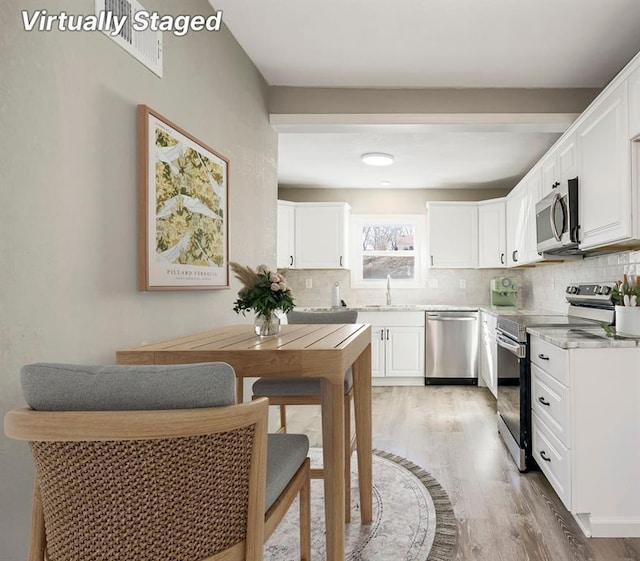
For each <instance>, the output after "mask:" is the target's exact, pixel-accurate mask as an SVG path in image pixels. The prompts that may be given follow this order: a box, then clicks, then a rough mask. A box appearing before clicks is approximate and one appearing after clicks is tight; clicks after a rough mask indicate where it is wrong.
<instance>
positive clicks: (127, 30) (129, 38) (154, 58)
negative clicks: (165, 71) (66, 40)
mask: <svg viewBox="0 0 640 561" xmlns="http://www.w3.org/2000/svg"><path fill="white" fill-rule="evenodd" d="M140 10H144V11H146V10H145V8H144V7H143V6H142V5H141V4H140V3H139V2H137V1H136V0H96V15H97V16H99V15H100V13H101V12H111V13H112V14H113V15H114V16H118V18H121V17H123V16H126V20H125V24H124V26H123V27H122V30H121V31H120V33H118V35H112V34H111V33H110V32H109V31H107V30H105V31H104V34H105V35H106V36H107V37H109V38H111V39H113V40H114V41H115V42H116V43H117V44H118V45H120V46H121V47H122V48H123V49H124V50H125V51H127V52H128V53H129V54H131V55H132V56H134V57H135V58H137V59H138V60H139V61H140V62H141V63H142V64H144V65H145V66H146V67H147V68H148V69H149V70H151V71H152V72H153V73H154V74H156V75H157V76H159V77H160V78H162V31H151V30H150V29H148V30H146V31H136V30H134V29H133V27H132V25H133V22H134V20H133V18H134V16H135V14H136V12H138V11H140Z"/></svg>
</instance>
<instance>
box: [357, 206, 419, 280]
mask: <svg viewBox="0 0 640 561" xmlns="http://www.w3.org/2000/svg"><path fill="white" fill-rule="evenodd" d="M393 224H411V225H412V226H413V248H414V249H413V250H405V251H387V252H380V254H383V255H384V254H388V255H392V256H401V255H403V254H404V255H406V256H407V257H409V256H413V257H414V258H415V268H414V271H415V276H414V278H413V279H406V280H405V279H393V278H392V279H391V282H392V289H393V288H423V286H424V278H425V273H426V271H425V270H424V267H425V263H426V253H427V243H426V236H425V232H426V215H424V214H352V215H351V240H352V241H351V287H352V288H375V289H378V288H386V286H387V279H386V278H385V279H365V278H363V276H362V263H363V256H364V255H365V254H366V253H365V252H364V251H363V250H362V228H363V227H364V226H367V225H382V226H385V225H393Z"/></svg>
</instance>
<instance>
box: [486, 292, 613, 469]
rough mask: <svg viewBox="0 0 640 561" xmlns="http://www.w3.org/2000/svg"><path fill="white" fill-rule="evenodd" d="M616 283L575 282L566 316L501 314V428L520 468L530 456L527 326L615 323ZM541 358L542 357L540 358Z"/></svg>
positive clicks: (499, 398)
mask: <svg viewBox="0 0 640 561" xmlns="http://www.w3.org/2000/svg"><path fill="white" fill-rule="evenodd" d="M614 286H615V283H613V282H610V283H609V282H607V283H586V284H572V285H569V286H568V287H567V289H566V299H567V302H569V304H570V306H569V312H568V314H567V315H563V314H557V315H553V314H550V315H527V314H512V315H504V316H500V315H499V316H498V323H497V341H498V431H499V432H500V435H501V436H502V438H503V440H504V442H505V444H506V445H507V448H508V449H509V452H510V453H511V455H512V456H513V458H514V460H515V461H516V464H517V466H518V469H519V470H520V471H526V470H527V469H529V468H530V467H531V466H532V459H531V381H530V380H531V371H530V364H529V359H530V357H529V343H528V336H527V332H526V331H527V327H543V326H547V327H562V326H575V327H580V326H594V325H598V324H599V323H602V322H606V323H613V321H614V317H615V312H614V306H613V302H612V301H611V291H612V289H613V287H614ZM541 358H542V357H541Z"/></svg>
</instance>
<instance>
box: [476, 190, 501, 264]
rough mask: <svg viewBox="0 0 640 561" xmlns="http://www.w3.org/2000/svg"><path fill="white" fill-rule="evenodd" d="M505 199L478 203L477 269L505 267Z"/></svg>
mask: <svg viewBox="0 0 640 561" xmlns="http://www.w3.org/2000/svg"><path fill="white" fill-rule="evenodd" d="M505 205H506V203H505V199H492V200H489V201H483V202H480V203H478V267H479V268H480V269H493V268H498V267H506V265H507V224H506V206H505Z"/></svg>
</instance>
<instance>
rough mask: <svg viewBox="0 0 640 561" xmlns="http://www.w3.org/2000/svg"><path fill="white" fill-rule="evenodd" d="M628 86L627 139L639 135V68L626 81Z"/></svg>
mask: <svg viewBox="0 0 640 561" xmlns="http://www.w3.org/2000/svg"><path fill="white" fill-rule="evenodd" d="M628 85H629V137H630V138H635V137H636V136H638V135H640V67H638V68H636V69H635V70H634V71H633V73H632V74H631V76H630V77H629V81H628Z"/></svg>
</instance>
